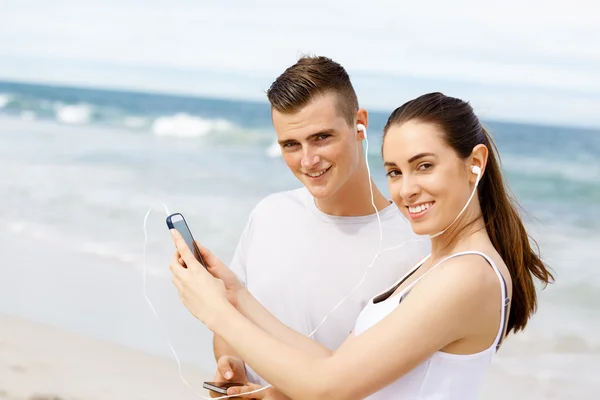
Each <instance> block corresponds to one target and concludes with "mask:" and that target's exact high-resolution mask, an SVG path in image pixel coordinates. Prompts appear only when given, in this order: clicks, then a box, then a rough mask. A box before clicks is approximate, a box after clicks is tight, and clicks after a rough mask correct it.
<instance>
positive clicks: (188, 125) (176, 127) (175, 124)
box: [151, 113, 234, 137]
mask: <svg viewBox="0 0 600 400" xmlns="http://www.w3.org/2000/svg"><path fill="white" fill-rule="evenodd" d="M233 127H234V125H233V124H232V123H231V122H229V121H227V120H223V119H205V118H201V117H197V116H193V115H189V114H186V113H177V114H175V115H171V116H165V117H159V118H156V119H155V120H154V122H153V123H152V127H151V130H152V133H154V134H155V135H157V136H176V137H200V136H204V135H207V134H209V133H213V132H225V131H228V130H231V129H233Z"/></svg>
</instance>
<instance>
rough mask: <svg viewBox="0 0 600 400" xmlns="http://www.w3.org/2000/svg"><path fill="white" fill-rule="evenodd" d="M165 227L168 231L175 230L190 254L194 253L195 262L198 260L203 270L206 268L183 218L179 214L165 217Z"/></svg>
mask: <svg viewBox="0 0 600 400" xmlns="http://www.w3.org/2000/svg"><path fill="white" fill-rule="evenodd" d="M167 226H168V227H169V229H177V231H178V232H179V233H180V234H181V237H183V240H185V243H186V244H187V245H188V247H189V248H190V250H191V251H192V253H194V256H195V257H196V260H198V261H199V262H200V264H202V265H203V266H204V268H206V262H204V259H203V258H202V255H201V254H200V250H199V249H198V246H197V245H196V242H195V241H194V237H193V236H192V232H191V231H190V228H189V227H188V224H187V223H186V222H185V218H183V215H181V214H180V213H175V214H171V215H169V216H168V217H167Z"/></svg>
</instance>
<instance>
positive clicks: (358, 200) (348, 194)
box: [315, 171, 390, 217]
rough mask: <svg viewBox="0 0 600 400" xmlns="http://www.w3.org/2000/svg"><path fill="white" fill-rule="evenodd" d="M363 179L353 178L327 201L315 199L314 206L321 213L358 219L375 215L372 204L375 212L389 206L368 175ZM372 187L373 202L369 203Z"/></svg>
mask: <svg viewBox="0 0 600 400" xmlns="http://www.w3.org/2000/svg"><path fill="white" fill-rule="evenodd" d="M360 175H364V177H362V176H361V177H354V179H352V178H351V179H352V182H348V183H347V184H346V185H345V186H344V187H343V188H341V189H340V190H338V192H337V193H335V194H334V195H332V196H331V197H329V198H327V199H315V204H316V206H317V208H318V209H319V210H321V212H323V213H325V214H328V215H334V216H340V217H359V216H364V215H371V214H375V210H374V208H373V203H374V204H375V207H377V211H381V210H383V209H384V208H386V207H387V206H389V205H390V201H389V200H388V199H386V198H385V196H384V195H383V194H382V193H381V192H380V191H379V188H377V186H376V185H375V182H373V180H372V179H370V178H369V176H368V174H367V173H366V171H365V173H364V174H360ZM369 183H370V184H371V185H372V186H373V201H371V188H370V185H369Z"/></svg>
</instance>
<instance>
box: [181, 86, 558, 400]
mask: <svg viewBox="0 0 600 400" xmlns="http://www.w3.org/2000/svg"><path fill="white" fill-rule="evenodd" d="M382 155H383V160H384V165H385V169H386V172H387V178H388V184H389V192H390V194H391V196H392V200H393V201H394V203H395V204H396V205H397V206H398V207H399V208H400V210H402V212H403V213H404V215H405V216H406V218H408V220H409V221H410V223H411V225H412V228H413V230H414V231H415V233H417V234H419V235H430V237H431V244H432V252H431V254H430V255H429V256H428V257H426V258H425V259H424V260H422V261H421V262H419V263H418V264H417V265H416V266H415V268H414V269H413V270H412V271H411V272H409V273H408V274H407V275H406V276H404V277H401V279H400V280H399V281H398V282H397V284H396V285H394V286H393V287H392V288H390V290H389V291H387V292H386V293H383V294H378V295H376V296H375V297H374V298H373V299H372V301H370V302H369V303H368V304H367V305H366V307H365V308H364V309H363V311H362V313H361V314H360V315H359V317H358V319H357V321H356V326H355V330H354V331H353V332H352V333H351V334H350V335H349V337H348V339H347V340H346V341H345V342H344V343H343V344H342V345H341V346H340V348H338V349H337V350H335V351H330V350H328V349H327V348H325V347H323V346H321V345H320V344H318V343H316V342H314V341H313V340H311V339H309V338H307V337H305V336H303V335H301V334H299V333H297V332H294V331H292V330H291V329H289V328H287V327H286V326H285V325H283V324H282V323H280V322H279V321H278V320H277V319H276V318H274V317H273V316H272V315H271V314H269V312H268V311H266V310H265V309H264V308H262V307H261V306H260V304H258V302H257V301H256V300H255V299H254V298H253V297H252V296H251V295H250V294H249V293H248V291H247V290H245V289H244V288H243V287H242V285H241V284H240V283H239V281H238V280H237V278H236V277H235V275H234V274H233V273H232V272H231V271H230V270H228V269H227V267H225V266H224V265H223V264H222V263H221V262H220V261H219V260H218V259H216V257H214V256H213V255H212V254H211V253H210V252H209V251H208V250H206V249H203V248H202V253H203V256H204V257H205V260H206V261H207V262H208V264H209V268H208V270H209V272H210V273H208V272H207V271H206V270H205V269H203V267H201V266H200V264H199V263H198V262H197V261H196V260H195V259H194V258H193V256H192V254H191V253H190V251H189V249H187V247H186V245H185V243H184V242H183V241H182V240H181V237H180V236H179V235H178V234H177V233H176V232H173V235H174V238H175V241H176V245H177V248H178V253H176V254H175V257H174V260H173V263H172V264H171V271H172V273H173V280H174V283H175V285H176V286H177V288H178V290H179V294H180V297H181V299H182V301H183V303H184V304H185V306H186V307H187V308H188V309H189V310H190V312H191V313H192V314H193V315H194V316H196V317H197V318H198V319H200V320H201V321H202V322H203V323H204V324H205V325H206V326H207V327H208V328H209V329H210V330H212V331H213V332H215V333H216V334H217V335H219V336H221V337H222V338H224V339H225V340H226V341H227V342H228V343H229V344H230V345H231V346H232V347H233V348H234V350H235V351H236V352H237V353H238V354H239V356H240V357H241V358H242V359H243V360H244V361H245V362H246V363H247V364H248V365H250V366H251V367H252V368H253V369H254V370H255V371H256V372H257V373H258V374H259V375H260V376H262V377H263V378H264V379H265V380H267V381H268V382H270V383H271V384H272V385H273V387H274V388H277V391H275V392H272V393H271V395H272V396H274V397H275V396H278V394H283V395H285V396H288V397H290V398H292V399H311V400H312V399H363V398H369V399H392V398H393V399H452V400H455V399H456V400H458V399H460V400H468V399H475V398H476V397H477V393H478V390H479V388H480V386H481V383H482V381H483V378H484V373H485V370H486V367H487V366H488V364H489V363H490V361H491V358H492V356H493V354H494V353H495V352H496V350H497V348H498V347H499V346H500V344H501V343H502V340H503V338H504V337H505V335H506V334H507V333H510V332H517V331H519V330H522V329H523V328H525V326H526V325H527V322H528V320H529V318H530V316H531V315H532V313H533V312H534V311H535V309H536V305H537V298H536V291H535V287H534V282H533V277H536V278H538V279H539V280H541V281H542V282H544V283H548V282H550V281H551V280H553V279H554V278H553V276H552V274H551V273H550V272H549V271H548V269H547V268H546V266H545V265H544V264H543V263H542V261H541V260H540V258H539V256H538V255H537V254H536V253H535V252H534V251H533V250H532V247H531V245H530V242H529V238H528V236H527V233H526V231H525V229H524V226H523V223H522V222H521V220H520V218H519V215H518V213H517V210H516V208H515V205H514V203H513V202H512V200H511V199H510V197H509V195H508V194H507V192H506V190H505V187H504V183H503V179H502V175H501V172H500V167H499V164H498V161H497V157H496V154H495V147H494V145H493V143H492V140H491V138H490V137H489V136H488V134H487V133H486V131H485V129H484V128H483V127H482V125H481V123H480V122H479V120H478V118H477V117H476V116H475V114H474V113H473V109H472V108H471V106H470V105H469V104H468V103H466V102H464V101H462V100H459V99H455V98H451V97H448V96H445V95H443V94H441V93H431V94H426V95H423V96H421V97H419V98H417V99H414V100H412V101H409V102H408V103H406V104H404V105H403V106H401V107H399V108H398V109H396V110H395V111H394V112H393V113H392V115H391V116H390V117H389V120H388V122H387V124H386V126H385V128H384V140H383V146H382ZM474 194H477V195H476V196H475V195H474ZM180 256H181V258H180ZM183 263H185V264H186V265H187V269H186V268H181V265H180V264H183ZM211 274H212V275H214V276H215V277H218V278H220V279H215V278H214V277H213V276H211ZM248 389H249V388H248V387H246V388H242V392H246V391H247V390H248ZM230 393H235V392H234V391H233V390H232V392H230ZM238 393H239V390H238ZM253 396H255V395H248V397H253Z"/></svg>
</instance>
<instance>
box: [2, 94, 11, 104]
mask: <svg viewBox="0 0 600 400" xmlns="http://www.w3.org/2000/svg"><path fill="white" fill-rule="evenodd" d="M11 100H12V96H11V95H9V94H6V93H0V108H4V107H6V105H7V104H8V103H10V102H11Z"/></svg>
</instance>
